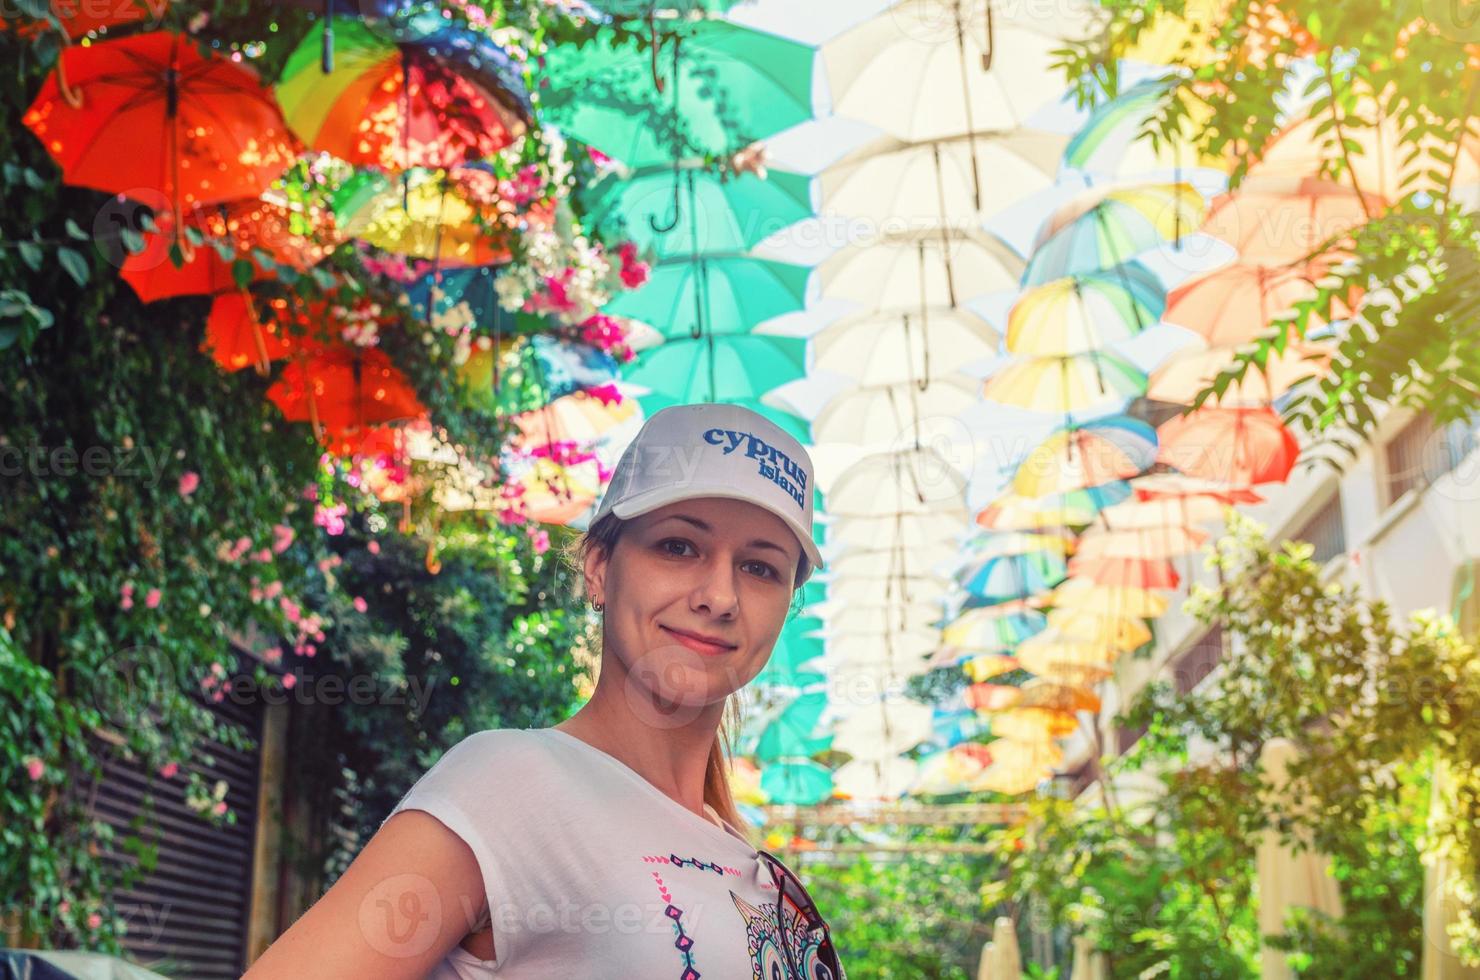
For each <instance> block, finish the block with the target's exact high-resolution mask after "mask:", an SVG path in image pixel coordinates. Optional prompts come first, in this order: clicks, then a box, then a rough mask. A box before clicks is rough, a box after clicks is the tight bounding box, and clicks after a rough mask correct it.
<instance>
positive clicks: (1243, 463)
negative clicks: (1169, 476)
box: [1156, 405, 1300, 487]
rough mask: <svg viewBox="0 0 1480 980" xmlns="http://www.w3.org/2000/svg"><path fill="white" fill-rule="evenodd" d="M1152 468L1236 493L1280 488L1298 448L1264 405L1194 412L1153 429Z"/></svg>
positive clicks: (1283, 426)
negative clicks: (1156, 465)
mask: <svg viewBox="0 0 1480 980" xmlns="http://www.w3.org/2000/svg"><path fill="white" fill-rule="evenodd" d="M1157 437H1158V446H1157V450H1156V459H1157V462H1161V463H1166V464H1167V465H1168V466H1172V467H1175V468H1176V469H1178V470H1181V471H1182V472H1183V473H1185V474H1187V475H1188V476H1200V477H1203V478H1205V479H1208V480H1216V481H1218V482H1220V483H1224V484H1227V485H1229V486H1236V487H1248V486H1253V485H1255V484H1259V483H1282V482H1284V481H1285V480H1286V479H1287V478H1288V477H1289V475H1290V470H1292V469H1293V468H1294V467H1295V460H1296V459H1297V458H1298V457H1299V456H1300V444H1299V443H1297V442H1296V441H1295V436H1294V435H1292V434H1291V432H1290V430H1289V429H1287V428H1285V424H1284V423H1283V422H1282V421H1280V417H1279V416H1278V415H1277V414H1275V412H1274V410H1273V409H1272V408H1270V407H1269V406H1267V405H1262V406H1256V407H1244V406H1230V407H1222V406H1216V407H1207V406H1204V407H1203V408H1199V409H1198V410H1197V411H1195V412H1193V413H1192V414H1190V415H1179V416H1175V417H1173V418H1170V419H1168V420H1167V421H1165V422H1163V423H1162V424H1161V427H1160V428H1158V429H1157Z"/></svg>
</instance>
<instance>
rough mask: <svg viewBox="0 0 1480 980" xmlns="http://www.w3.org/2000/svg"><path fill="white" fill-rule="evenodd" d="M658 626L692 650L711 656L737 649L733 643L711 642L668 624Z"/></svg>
mask: <svg viewBox="0 0 1480 980" xmlns="http://www.w3.org/2000/svg"><path fill="white" fill-rule="evenodd" d="M658 628H659V629H660V630H663V631H664V632H665V633H667V634H668V635H669V636H671V637H673V638H674V639H675V640H677V641H678V642H679V643H682V644H683V645H684V646H686V647H688V648H689V649H690V650H693V651H694V652H695V653H704V654H708V655H710V656H717V655H718V654H721V653H729V652H730V651H731V650H734V649H735V647H734V645H733V644H731V645H721V644H718V643H711V642H709V641H707V640H701V639H699V638H698V637H696V636H693V635H691V634H688V633H680V632H679V631H678V630H675V629H669V628H668V627H667V626H664V625H662V624H661V623H660V624H658Z"/></svg>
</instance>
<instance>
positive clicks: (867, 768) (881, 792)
mask: <svg viewBox="0 0 1480 980" xmlns="http://www.w3.org/2000/svg"><path fill="white" fill-rule="evenodd" d="M918 770H919V766H918V765H917V764H916V763H915V762H914V761H913V760H911V759H900V758H897V757H896V758H892V759H854V760H853V761H851V762H847V763H845V764H843V765H842V766H839V767H838V770H837V771H836V772H834V773H833V788H834V789H837V790H841V791H842V792H844V793H847V794H848V796H849V797H850V798H852V799H853V800H857V801H864V802H874V801H889V800H897V799H899V798H900V797H901V796H903V795H904V794H905V793H906V792H908V791H909V789H910V786H911V785H912V784H913V783H914V782H915V778H916V775H917V772H918Z"/></svg>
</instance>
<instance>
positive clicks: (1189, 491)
mask: <svg viewBox="0 0 1480 980" xmlns="http://www.w3.org/2000/svg"><path fill="white" fill-rule="evenodd" d="M1130 487H1131V490H1132V491H1133V492H1134V493H1135V495H1136V499H1137V500H1166V499H1180V498H1183V497H1188V496H1199V497H1210V498H1212V499H1214V500H1217V501H1218V502H1219V503H1224V504H1262V503H1264V498H1263V497H1261V496H1260V495H1259V493H1258V492H1257V491H1255V490H1251V489H1250V488H1248V487H1243V486H1229V485H1228V484H1226V483H1220V482H1218V481H1217V480H1207V479H1202V478H1200V477H1196V476H1188V475H1186V474H1184V473H1155V474H1151V475H1148V476H1138V477H1136V478H1135V479H1134V480H1132V481H1131V482H1130Z"/></svg>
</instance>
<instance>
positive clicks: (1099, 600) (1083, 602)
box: [1048, 577, 1167, 619]
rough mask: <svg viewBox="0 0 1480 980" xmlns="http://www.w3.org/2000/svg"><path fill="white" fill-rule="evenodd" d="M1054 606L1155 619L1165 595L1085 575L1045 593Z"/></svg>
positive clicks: (1164, 605)
mask: <svg viewBox="0 0 1480 980" xmlns="http://www.w3.org/2000/svg"><path fill="white" fill-rule="evenodd" d="M1048 601H1049V603H1050V604H1051V605H1052V606H1053V607H1054V608H1055V609H1075V610H1078V611H1081V612H1086V613H1092V614H1094V615H1097V616H1138V617H1141V618H1143V619H1155V618H1157V617H1158V616H1161V615H1162V614H1164V613H1165V612H1166V611H1167V600H1166V597H1165V596H1162V595H1158V594H1156V593H1154V592H1151V591H1149V590H1147V589H1144V588H1136V587H1134V586H1113V587H1112V586H1103V585H1099V584H1097V583H1095V582H1094V581H1092V580H1090V579H1087V578H1078V577H1075V578H1070V579H1068V580H1067V581H1065V582H1063V583H1061V584H1060V585H1059V586H1058V587H1057V588H1055V589H1054V590H1053V592H1052V593H1051V594H1050V595H1049V596H1048Z"/></svg>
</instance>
